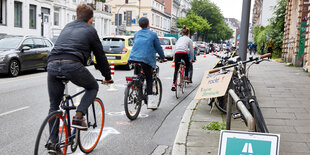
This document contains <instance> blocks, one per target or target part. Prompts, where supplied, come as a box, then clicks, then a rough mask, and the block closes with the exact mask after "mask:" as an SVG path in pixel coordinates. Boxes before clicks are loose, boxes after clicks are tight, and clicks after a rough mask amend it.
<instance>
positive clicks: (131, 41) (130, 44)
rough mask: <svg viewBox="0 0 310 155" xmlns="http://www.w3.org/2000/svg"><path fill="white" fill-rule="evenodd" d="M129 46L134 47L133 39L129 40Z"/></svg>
mask: <svg viewBox="0 0 310 155" xmlns="http://www.w3.org/2000/svg"><path fill="white" fill-rule="evenodd" d="M128 46H133V38H129V39H128Z"/></svg>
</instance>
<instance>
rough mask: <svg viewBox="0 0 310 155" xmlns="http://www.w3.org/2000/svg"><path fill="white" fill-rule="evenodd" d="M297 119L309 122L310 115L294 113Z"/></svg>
mask: <svg viewBox="0 0 310 155" xmlns="http://www.w3.org/2000/svg"><path fill="white" fill-rule="evenodd" d="M295 116H296V118H297V119H306V120H310V113H295Z"/></svg>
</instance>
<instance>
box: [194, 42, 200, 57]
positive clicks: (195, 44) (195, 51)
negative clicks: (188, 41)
mask: <svg viewBox="0 0 310 155" xmlns="http://www.w3.org/2000/svg"><path fill="white" fill-rule="evenodd" d="M193 48H194V53H195V54H196V55H200V50H199V48H198V46H197V43H196V42H193Z"/></svg>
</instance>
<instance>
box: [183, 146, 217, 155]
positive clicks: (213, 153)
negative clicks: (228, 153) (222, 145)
mask: <svg viewBox="0 0 310 155" xmlns="http://www.w3.org/2000/svg"><path fill="white" fill-rule="evenodd" d="M217 153H218V147H187V154H188V155H217Z"/></svg>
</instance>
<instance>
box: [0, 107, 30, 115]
mask: <svg viewBox="0 0 310 155" xmlns="http://www.w3.org/2000/svg"><path fill="white" fill-rule="evenodd" d="M28 108H30V107H29V106H26V107H22V108H19V109H15V110H12V111H8V112H5V113H2V114H0V117H1V116H4V115H7V114H10V113H13V112H17V111H21V110H24V109H28Z"/></svg>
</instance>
